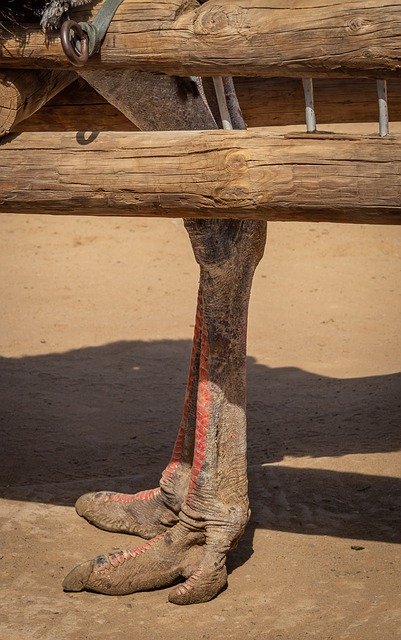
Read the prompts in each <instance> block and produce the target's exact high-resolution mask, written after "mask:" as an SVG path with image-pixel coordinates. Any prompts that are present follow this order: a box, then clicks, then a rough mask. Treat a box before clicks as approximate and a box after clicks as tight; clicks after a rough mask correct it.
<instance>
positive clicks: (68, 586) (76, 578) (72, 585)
mask: <svg viewBox="0 0 401 640" xmlns="http://www.w3.org/2000/svg"><path fill="white" fill-rule="evenodd" d="M92 569H93V560H90V561H89V562H82V563H81V564H78V565H77V566H76V567H74V569H73V570H72V571H70V573H69V574H68V575H67V576H66V577H65V578H64V580H63V589H64V591H83V590H84V589H85V588H86V585H87V583H88V580H89V577H90V575H91V573H92Z"/></svg>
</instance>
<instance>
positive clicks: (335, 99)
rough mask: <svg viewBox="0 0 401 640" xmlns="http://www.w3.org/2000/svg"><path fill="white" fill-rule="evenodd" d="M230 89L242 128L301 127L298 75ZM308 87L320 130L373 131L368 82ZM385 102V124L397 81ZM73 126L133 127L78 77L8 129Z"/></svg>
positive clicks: (396, 107)
mask: <svg viewBox="0 0 401 640" xmlns="http://www.w3.org/2000/svg"><path fill="white" fill-rule="evenodd" d="M15 73H17V72H15ZM19 73H20V74H23V73H30V72H29V71H22V72H19ZM235 87H236V91H237V96H238V99H239V102H240V105H241V109H242V113H243V116H244V118H245V121H246V123H247V124H248V126H250V127H263V126H285V125H291V126H294V125H305V100H304V95H303V90H302V83H301V80H300V79H294V78H235ZM314 90H315V107H316V114H317V120H318V128H320V129H322V128H323V129H324V128H325V124H327V123H330V124H334V123H338V124H340V123H364V122H371V123H372V125H371V126H370V127H369V129H368V133H375V132H376V131H378V126H379V125H378V118H379V115H378V103H377V88H376V82H375V81H374V80H372V79H358V78H352V79H350V78H344V79H341V80H339V79H320V80H315V82H314ZM388 103H389V113H390V122H391V123H394V122H397V121H399V122H401V80H390V81H389V82H388ZM0 116H1V110H0ZM177 128H179V127H177ZM77 129H80V130H84V131H93V130H96V131H98V130H99V131H135V130H136V129H137V127H136V126H135V125H133V124H132V123H131V122H129V120H127V118H126V117H124V116H123V114H122V113H121V112H120V111H118V110H117V109H115V108H114V107H113V106H112V105H111V104H109V103H108V102H107V100H105V99H104V98H102V97H101V96H100V95H99V94H98V93H97V92H96V91H94V90H93V89H91V88H90V87H89V86H88V85H87V84H86V83H85V82H83V81H80V82H79V83H78V82H76V83H75V84H74V85H72V86H70V87H68V89H66V90H64V91H63V92H62V93H60V94H59V95H58V96H56V97H55V98H53V99H52V100H51V101H50V102H49V103H48V104H47V105H45V106H44V107H42V108H41V109H40V110H39V111H38V112H37V113H35V115H34V116H33V117H31V118H29V120H24V121H23V122H18V123H16V124H15V126H14V127H13V130H14V131H68V130H69V131H73V130H77ZM358 132H359V131H355V132H354V133H358Z"/></svg>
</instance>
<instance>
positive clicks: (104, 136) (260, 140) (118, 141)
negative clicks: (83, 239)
mask: <svg viewBox="0 0 401 640" xmlns="http://www.w3.org/2000/svg"><path fill="white" fill-rule="evenodd" d="M0 211H1V212H15V213H47V214H78V215H79V214H81V215H85V214H86V215H124V216H159V217H160V216H167V217H214V218H216V217H220V218H222V217H235V218H264V219H267V220H287V221H294V220H305V221H333V222H334V221H335V222H357V223H369V222H370V223H375V224H378V223H379V224H380V223H385V224H396V223H400V222H401V138H400V137H398V138H397V137H391V138H387V139H378V138H376V137H371V138H365V137H362V138H361V137H358V136H330V135H309V136H307V135H295V134H294V135H292V136H291V135H287V136H276V135H273V134H269V132H268V131H267V130H265V129H263V128H260V129H249V130H248V131H234V132H223V131H200V132H199V131H192V132H176V133H170V132H163V133H160V132H157V133H154V132H152V133H142V132H141V133H135V132H134V133H119V134H116V133H100V134H99V135H98V136H97V137H96V135H92V136H90V137H89V139H86V140H85V139H84V137H83V136H82V135H81V136H80V135H75V134H72V133H63V134H60V135H58V136H57V137H56V136H54V135H53V134H49V133H34V134H32V133H23V134H20V135H18V136H9V137H7V138H4V139H3V142H2V145H1V150H0Z"/></svg>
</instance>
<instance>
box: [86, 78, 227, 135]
mask: <svg viewBox="0 0 401 640" xmlns="http://www.w3.org/2000/svg"><path fill="white" fill-rule="evenodd" d="M81 75H82V77H83V78H84V79H85V80H86V81H87V82H88V83H89V84H90V85H91V86H92V87H94V89H96V91H98V92H99V93H100V94H101V95H102V96H103V97H104V98H105V99H106V100H108V102H110V103H111V104H112V105H114V106H115V107H116V108H118V109H119V110H120V111H121V113H123V114H124V115H125V116H126V117H127V118H128V119H129V120H130V121H131V122H133V123H134V124H135V125H136V126H137V127H138V128H139V129H145V130H146V129H150V130H160V129H164V130H169V131H180V130H188V129H214V128H216V123H215V120H214V118H213V115H212V113H211V111H210V107H209V105H208V103H207V101H206V98H205V96H204V93H203V87H202V84H201V81H200V80H199V79H193V80H190V79H188V80H183V79H182V78H177V77H171V76H164V75H160V74H157V75H155V74H153V73H144V72H142V73H141V72H139V71H124V70H121V71H107V70H106V71H100V72H99V70H98V69H97V70H96V69H95V70H93V69H89V70H83V71H82V72H81Z"/></svg>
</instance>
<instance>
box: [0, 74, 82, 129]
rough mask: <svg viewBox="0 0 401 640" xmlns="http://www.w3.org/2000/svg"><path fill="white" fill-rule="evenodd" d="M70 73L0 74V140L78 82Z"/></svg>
mask: <svg viewBox="0 0 401 640" xmlns="http://www.w3.org/2000/svg"><path fill="white" fill-rule="evenodd" d="M76 77H77V76H76V74H75V73H74V72H70V71H67V72H66V71H15V70H12V69H10V70H8V71H7V72H4V71H3V72H0V137H1V136H3V135H5V134H6V133H8V132H9V131H11V130H12V129H13V127H15V126H16V125H17V124H18V123H19V122H21V121H22V120H25V119H26V118H29V116H31V115H32V114H33V113H35V111H37V110H38V109H40V108H41V107H42V106H43V105H44V104H45V103H46V102H47V101H48V100H50V98H52V97H53V96H55V95H56V94H57V93H58V92H59V91H61V90H62V89H64V88H65V87H67V86H68V85H69V84H71V82H74V80H75V79H76Z"/></svg>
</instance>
